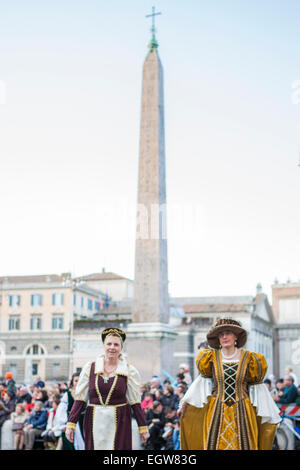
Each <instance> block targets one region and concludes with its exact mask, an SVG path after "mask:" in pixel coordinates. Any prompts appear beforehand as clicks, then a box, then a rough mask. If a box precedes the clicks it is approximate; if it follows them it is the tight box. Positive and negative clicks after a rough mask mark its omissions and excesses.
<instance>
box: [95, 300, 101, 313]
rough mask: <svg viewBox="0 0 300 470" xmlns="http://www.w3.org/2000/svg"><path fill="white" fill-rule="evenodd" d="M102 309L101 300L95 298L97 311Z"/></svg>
mask: <svg viewBox="0 0 300 470" xmlns="http://www.w3.org/2000/svg"><path fill="white" fill-rule="evenodd" d="M100 310H101V303H100V302H99V300H95V311H96V312H100Z"/></svg>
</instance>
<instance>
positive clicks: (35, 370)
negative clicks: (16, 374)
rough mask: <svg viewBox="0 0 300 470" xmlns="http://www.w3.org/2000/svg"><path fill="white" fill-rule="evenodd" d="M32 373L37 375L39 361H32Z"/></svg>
mask: <svg viewBox="0 0 300 470" xmlns="http://www.w3.org/2000/svg"><path fill="white" fill-rule="evenodd" d="M32 375H39V363H38V362H34V363H33V364H32Z"/></svg>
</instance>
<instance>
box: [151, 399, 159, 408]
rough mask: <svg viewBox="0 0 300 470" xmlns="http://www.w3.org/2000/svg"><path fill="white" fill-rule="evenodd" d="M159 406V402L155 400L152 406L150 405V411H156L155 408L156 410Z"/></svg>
mask: <svg viewBox="0 0 300 470" xmlns="http://www.w3.org/2000/svg"><path fill="white" fill-rule="evenodd" d="M159 405H161V402H160V401H158V400H155V401H154V402H153V404H152V409H153V410H156V408H158V407H159Z"/></svg>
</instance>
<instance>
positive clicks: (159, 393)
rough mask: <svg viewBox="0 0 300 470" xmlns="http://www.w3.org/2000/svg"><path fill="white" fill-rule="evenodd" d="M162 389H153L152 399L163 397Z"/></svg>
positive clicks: (159, 399)
mask: <svg viewBox="0 0 300 470" xmlns="http://www.w3.org/2000/svg"><path fill="white" fill-rule="evenodd" d="M163 395H164V394H163V391H162V390H160V389H155V391H154V393H153V395H152V396H153V401H160V402H161V400H162V397H163Z"/></svg>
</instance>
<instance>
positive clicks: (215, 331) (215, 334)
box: [206, 318, 247, 349]
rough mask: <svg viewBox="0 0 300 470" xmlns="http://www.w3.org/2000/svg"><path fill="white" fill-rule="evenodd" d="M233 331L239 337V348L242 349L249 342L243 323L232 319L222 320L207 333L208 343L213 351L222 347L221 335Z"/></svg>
mask: <svg viewBox="0 0 300 470" xmlns="http://www.w3.org/2000/svg"><path fill="white" fill-rule="evenodd" d="M224 330H229V331H232V332H233V333H234V334H235V335H236V336H237V340H236V341H237V347H238V348H241V347H242V346H244V344H246V342H247V331H246V330H245V329H244V328H243V327H242V325H241V323H240V322H239V321H237V320H233V319H232V318H221V319H220V320H218V321H217V322H216V323H215V324H214V325H213V326H212V327H211V329H210V330H209V332H208V333H207V336H206V338H207V342H208V344H209V346H210V347H211V348H213V349H218V348H219V347H220V341H219V334H220V333H221V332H222V331H224Z"/></svg>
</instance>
